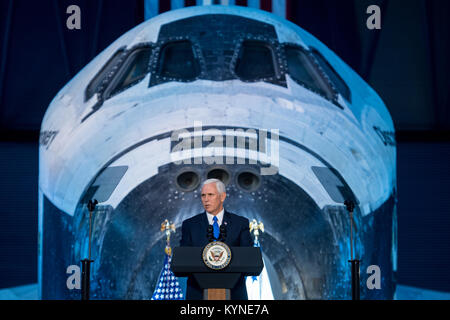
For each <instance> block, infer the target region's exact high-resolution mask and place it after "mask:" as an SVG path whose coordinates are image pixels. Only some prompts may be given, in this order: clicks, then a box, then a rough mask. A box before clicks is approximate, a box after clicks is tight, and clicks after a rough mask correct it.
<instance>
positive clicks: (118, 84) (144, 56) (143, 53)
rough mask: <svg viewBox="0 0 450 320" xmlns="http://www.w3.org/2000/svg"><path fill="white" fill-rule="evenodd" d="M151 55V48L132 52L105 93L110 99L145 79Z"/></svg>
mask: <svg viewBox="0 0 450 320" xmlns="http://www.w3.org/2000/svg"><path fill="white" fill-rule="evenodd" d="M150 53H151V48H149V47H143V48H139V49H136V50H134V51H132V52H131V53H130V54H129V56H128V58H127V60H126V61H125V63H124V64H123V65H122V67H121V68H120V70H119V71H118V74H117V76H116V77H115V79H114V82H113V83H112V84H111V87H110V88H108V93H105V94H106V96H107V97H110V96H112V95H114V94H116V93H118V92H120V91H122V90H124V89H126V88H128V87H129V86H131V85H133V84H134V83H136V82H138V81H139V80H141V79H142V78H144V77H145V75H146V74H147V72H148V69H149V59H150Z"/></svg>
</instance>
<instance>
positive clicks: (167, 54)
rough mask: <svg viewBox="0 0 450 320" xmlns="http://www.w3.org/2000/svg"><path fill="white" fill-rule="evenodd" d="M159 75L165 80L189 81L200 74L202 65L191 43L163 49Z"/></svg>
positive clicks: (179, 43) (176, 43) (166, 46)
mask: <svg viewBox="0 0 450 320" xmlns="http://www.w3.org/2000/svg"><path fill="white" fill-rule="evenodd" d="M158 74H159V76H161V77H164V78H170V79H176V80H183V81H189V80H194V79H195V78H196V77H197V76H198V75H199V74H200V65H199V63H198V61H197V59H196V54H195V51H194V50H193V48H192V44H191V43H190V42H189V41H177V42H171V43H168V44H166V45H165V46H164V47H163V48H162V49H161V54H160V57H159V68H158Z"/></svg>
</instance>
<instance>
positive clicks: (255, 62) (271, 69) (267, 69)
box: [235, 41, 275, 81]
mask: <svg viewBox="0 0 450 320" xmlns="http://www.w3.org/2000/svg"><path fill="white" fill-rule="evenodd" d="M235 73H236V75H237V76H238V77H239V78H240V79H242V80H246V81H252V80H253V81H256V80H261V79H265V78H272V77H274V76H275V66H274V57H273V53H272V49H271V48H270V47H269V46H268V45H267V44H266V43H264V42H262V41H244V42H243V43H242V46H241V49H240V51H239V56H238V59H237V60H236V67H235Z"/></svg>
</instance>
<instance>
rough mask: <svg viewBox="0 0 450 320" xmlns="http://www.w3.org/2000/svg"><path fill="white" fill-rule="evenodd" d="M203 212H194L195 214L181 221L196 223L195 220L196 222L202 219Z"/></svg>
mask: <svg viewBox="0 0 450 320" xmlns="http://www.w3.org/2000/svg"><path fill="white" fill-rule="evenodd" d="M204 214H205V213H204V212H201V213H199V214H196V215H195V216H193V217H190V218H187V219H185V220H184V221H183V223H186V224H190V223H196V222H198V221H200V220H201V219H202V217H203V215H204Z"/></svg>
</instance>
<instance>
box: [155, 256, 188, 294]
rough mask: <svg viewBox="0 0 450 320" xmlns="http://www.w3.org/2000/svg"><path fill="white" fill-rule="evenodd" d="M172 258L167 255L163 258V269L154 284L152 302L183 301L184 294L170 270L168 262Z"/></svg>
mask: <svg viewBox="0 0 450 320" xmlns="http://www.w3.org/2000/svg"><path fill="white" fill-rule="evenodd" d="M171 260H172V256H169V255H168V254H167V253H166V254H165V258H164V267H163V268H162V270H161V274H160V276H159V279H158V282H157V283H156V287H155V291H154V292H153V296H152V300H184V293H183V290H182V289H181V287H180V283H179V282H178V278H177V277H175V275H174V274H173V272H172V270H170V261H171Z"/></svg>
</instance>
